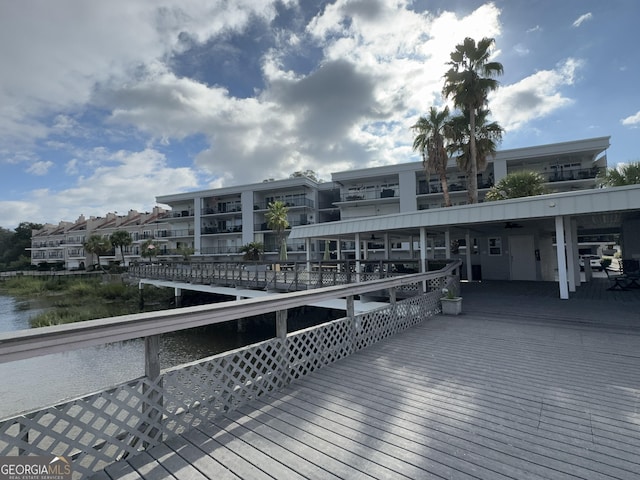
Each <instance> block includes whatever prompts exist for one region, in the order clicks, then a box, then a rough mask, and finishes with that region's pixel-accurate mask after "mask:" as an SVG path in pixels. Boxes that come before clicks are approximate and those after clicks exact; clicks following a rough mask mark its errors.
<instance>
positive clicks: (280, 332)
mask: <svg viewBox="0 0 640 480" xmlns="http://www.w3.org/2000/svg"><path fill="white" fill-rule="evenodd" d="M276 337H278V338H281V339H283V340H285V339H286V338H287V311H286V310H278V311H277V312H276Z"/></svg>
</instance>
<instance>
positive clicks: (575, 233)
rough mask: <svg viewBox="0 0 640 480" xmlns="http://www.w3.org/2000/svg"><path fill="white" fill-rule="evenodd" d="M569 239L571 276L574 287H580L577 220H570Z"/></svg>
mask: <svg viewBox="0 0 640 480" xmlns="http://www.w3.org/2000/svg"><path fill="white" fill-rule="evenodd" d="M571 238H572V242H571V244H572V246H573V265H574V269H573V274H574V275H575V282H576V286H578V287H579V286H580V250H579V249H578V220H577V219H576V218H575V217H572V218H571Z"/></svg>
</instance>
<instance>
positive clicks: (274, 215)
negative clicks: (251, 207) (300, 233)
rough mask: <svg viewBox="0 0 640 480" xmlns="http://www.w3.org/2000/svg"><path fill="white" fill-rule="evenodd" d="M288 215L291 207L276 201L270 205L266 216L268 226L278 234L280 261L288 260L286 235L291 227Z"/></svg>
mask: <svg viewBox="0 0 640 480" xmlns="http://www.w3.org/2000/svg"><path fill="white" fill-rule="evenodd" d="M287 213H289V207H287V206H286V205H285V204H284V202H281V201H280V200H276V201H275V202H271V203H270V204H269V210H268V211H267V213H265V214H264V216H265V218H266V220H267V226H268V227H269V228H270V229H271V230H273V231H274V232H276V238H277V239H278V240H277V241H278V245H279V246H280V260H286V259H287V244H286V242H287V239H286V237H285V235H284V231H285V229H287V228H288V227H289V220H287Z"/></svg>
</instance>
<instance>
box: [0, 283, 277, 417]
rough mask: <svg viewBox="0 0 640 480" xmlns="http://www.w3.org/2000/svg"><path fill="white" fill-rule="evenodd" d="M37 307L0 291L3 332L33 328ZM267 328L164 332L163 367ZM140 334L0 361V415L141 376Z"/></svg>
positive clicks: (255, 337)
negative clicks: (60, 351) (133, 336)
mask: <svg viewBox="0 0 640 480" xmlns="http://www.w3.org/2000/svg"><path fill="white" fill-rule="evenodd" d="M36 312H37V310H36V311H34V310H32V309H31V307H30V305H29V303H28V302H21V301H17V300H15V299H14V298H12V297H7V296H2V295H0V332H11V331H16V330H23V329H28V328H30V326H29V318H30V317H32V316H33V314H34V313H36ZM265 335H267V332H265V331H264V328H263V329H259V330H258V329H252V330H251V331H249V332H247V333H246V334H242V335H240V334H237V333H236V331H235V325H233V324H227V325H222V326H219V327H218V328H215V329H214V328H211V329H207V330H206V331H202V330H199V331H183V332H177V333H174V334H171V335H165V336H163V337H162V349H161V357H160V358H161V366H162V368H167V367H170V366H174V365H179V364H181V363H185V362H190V361H193V360H196V359H198V358H204V357H207V356H210V355H213V354H216V353H219V352H222V351H225V350H228V349H232V348H236V347H239V346H241V345H246V344H249V343H253V342H256V341H260V340H261V339H263V338H265ZM143 373H144V342H143V340H141V339H136V340H129V341H125V342H118V343H113V344H107V345H104V346H99V347H91V348H85V349H81V350H73V351H69V352H65V353H60V354H54V355H45V356H42V357H35V358H30V359H27V360H18V361H15V362H10V363H3V364H0V379H1V381H0V419H3V418H7V417H10V416H14V415H15V414H17V413H21V412H26V411H30V410H35V409H38V408H41V407H44V406H49V405H53V404H56V403H60V402H61V401H63V400H67V399H70V398H74V397H78V396H81V395H85V394H87V393H91V392H96V391H99V390H103V389H105V388H106V387H109V386H112V385H116V384H119V383H122V382H124V381H127V380H131V379H134V378H137V377H140V376H142V375H143Z"/></svg>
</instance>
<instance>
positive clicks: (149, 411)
mask: <svg viewBox="0 0 640 480" xmlns="http://www.w3.org/2000/svg"><path fill="white" fill-rule="evenodd" d="M144 374H145V376H146V377H147V379H149V381H150V382H151V383H155V384H156V386H157V388H158V391H154V390H155V389H153V387H149V386H146V385H144V386H143V393H144V396H145V397H146V400H145V401H144V403H143V405H142V412H143V413H146V418H147V422H148V423H149V424H151V425H154V424H160V423H161V422H162V410H163V408H162V405H163V398H162V379H160V335H151V336H149V337H145V338H144ZM156 434H157V432H156V431H153V430H152V431H151V432H150V435H151V436H154V435H156ZM144 446H145V448H147V447H149V446H150V445H148V444H147V442H144Z"/></svg>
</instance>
